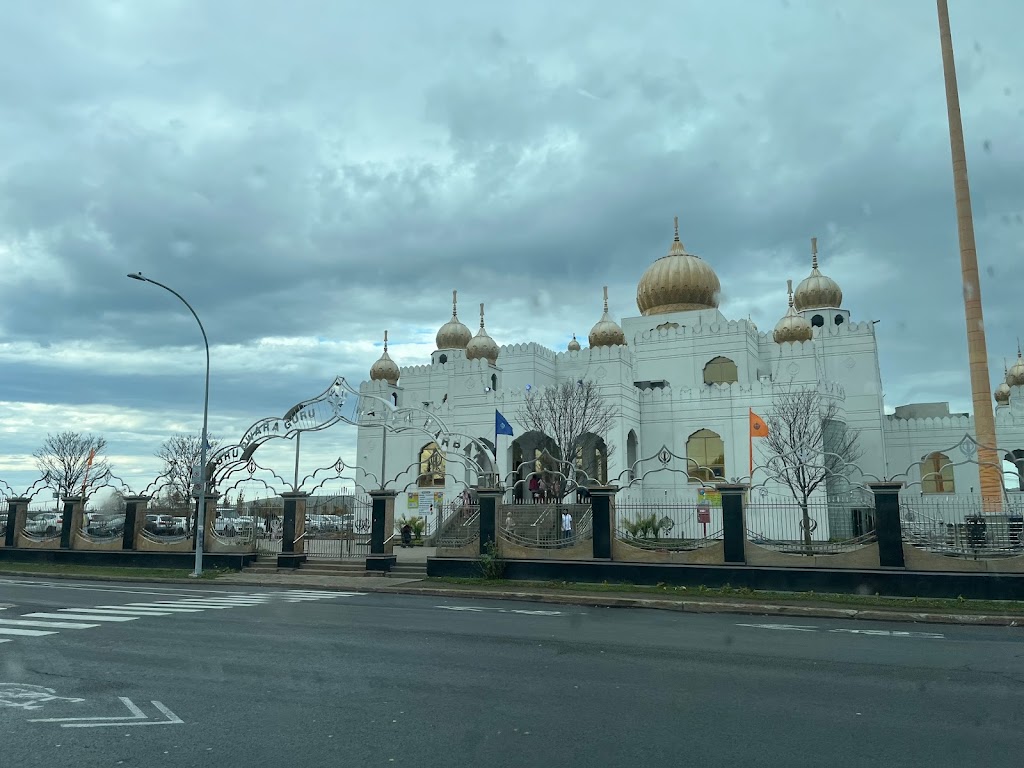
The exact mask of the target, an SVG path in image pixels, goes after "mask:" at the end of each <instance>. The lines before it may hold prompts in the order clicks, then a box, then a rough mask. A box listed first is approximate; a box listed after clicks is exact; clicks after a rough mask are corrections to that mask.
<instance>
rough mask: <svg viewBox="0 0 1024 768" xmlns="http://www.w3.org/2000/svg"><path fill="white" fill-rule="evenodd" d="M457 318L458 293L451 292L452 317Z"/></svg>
mask: <svg viewBox="0 0 1024 768" xmlns="http://www.w3.org/2000/svg"><path fill="white" fill-rule="evenodd" d="M458 316H459V292H458V291H456V290H453V291H452V317H458Z"/></svg>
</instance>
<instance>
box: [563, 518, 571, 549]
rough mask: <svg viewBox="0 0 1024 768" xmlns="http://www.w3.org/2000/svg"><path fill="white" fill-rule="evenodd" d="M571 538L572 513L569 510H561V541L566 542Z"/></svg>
mask: <svg viewBox="0 0 1024 768" xmlns="http://www.w3.org/2000/svg"><path fill="white" fill-rule="evenodd" d="M571 538H572V515H571V514H569V510H565V511H564V512H562V541H563V542H566V541H568V540H569V539H571Z"/></svg>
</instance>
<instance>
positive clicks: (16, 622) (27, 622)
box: [0, 619, 100, 629]
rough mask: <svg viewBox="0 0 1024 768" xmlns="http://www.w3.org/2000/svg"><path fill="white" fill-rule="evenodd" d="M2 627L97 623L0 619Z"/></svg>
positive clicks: (82, 626)
mask: <svg viewBox="0 0 1024 768" xmlns="http://www.w3.org/2000/svg"><path fill="white" fill-rule="evenodd" d="M0 626H3V627H49V628H50V629H92V628H93V627H98V626H100V625H99V624H79V623H78V622H73V621H33V620H31V619H27V620H26V619H0Z"/></svg>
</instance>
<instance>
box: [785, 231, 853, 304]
mask: <svg viewBox="0 0 1024 768" xmlns="http://www.w3.org/2000/svg"><path fill="white" fill-rule="evenodd" d="M793 303H794V305H796V308H797V309H798V310H799V311H801V312H803V311H804V310H805V309H819V308H821V307H834V308H839V307H841V306H842V304H843V291H842V289H841V288H840V287H839V285H838V283H836V281H835V280H833V279H832V278H831V277H826V276H825V275H823V274H821V272H819V271H818V238H816V237H812V238H811V274H810V275H808V276H807V277H805V278H804V279H803V280H801V281H800V285H798V286H797V287H796V293H794V294H793Z"/></svg>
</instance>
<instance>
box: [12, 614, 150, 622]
mask: <svg viewBox="0 0 1024 768" xmlns="http://www.w3.org/2000/svg"><path fill="white" fill-rule="evenodd" d="M25 618H26V619H69V620H71V619H81V620H82V621H135V620H136V619H137V618H139V617H138V616H104V615H102V614H95V613H94V614H92V615H90V614H87V613H26V614H25Z"/></svg>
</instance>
